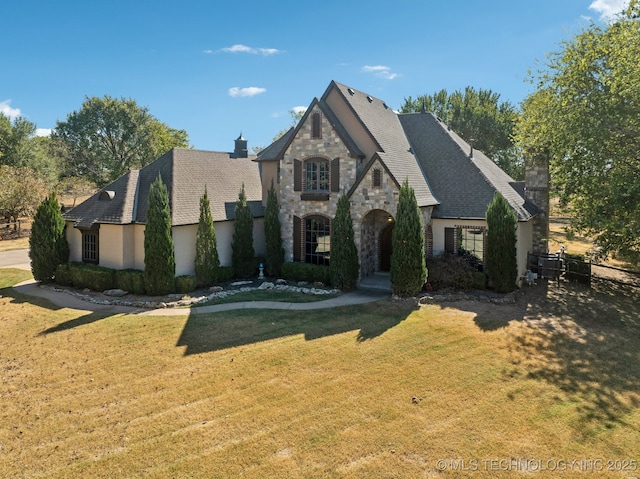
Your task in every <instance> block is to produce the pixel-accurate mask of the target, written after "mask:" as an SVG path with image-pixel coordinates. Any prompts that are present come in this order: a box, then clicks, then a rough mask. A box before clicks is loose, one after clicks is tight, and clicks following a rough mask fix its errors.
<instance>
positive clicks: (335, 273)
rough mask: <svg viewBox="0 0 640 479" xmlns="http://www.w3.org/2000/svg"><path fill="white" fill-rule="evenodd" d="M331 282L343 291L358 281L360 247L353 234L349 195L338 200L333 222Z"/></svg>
mask: <svg viewBox="0 0 640 479" xmlns="http://www.w3.org/2000/svg"><path fill="white" fill-rule="evenodd" d="M331 228H332V230H331V260H330V261H329V277H330V278H331V284H332V285H333V286H335V287H336V288H340V289H341V290H343V291H347V290H350V289H353V288H354V287H355V286H356V283H357V282H358V275H359V264H358V249H357V248H356V243H355V240H354V235H353V220H352V218H351V203H350V201H349V198H347V195H346V194H345V195H342V196H341V197H340V199H339V200H338V205H337V208H336V216H335V218H334V219H333V222H332V223H331Z"/></svg>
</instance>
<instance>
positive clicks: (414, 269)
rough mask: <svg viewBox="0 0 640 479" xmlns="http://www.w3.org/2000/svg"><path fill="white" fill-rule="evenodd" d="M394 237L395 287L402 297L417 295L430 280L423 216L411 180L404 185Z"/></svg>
mask: <svg viewBox="0 0 640 479" xmlns="http://www.w3.org/2000/svg"><path fill="white" fill-rule="evenodd" d="M391 241H392V248H393V253H392V255H391V273H390V276H391V289H392V290H393V293H394V294H396V295H398V296H400V297H408V296H414V295H416V294H418V293H419V292H420V291H421V290H422V287H423V286H424V283H425V281H426V280H427V267H426V265H425V259H424V228H423V225H422V216H421V214H420V209H419V208H418V202H417V201H416V195H415V192H414V191H413V188H411V187H410V186H409V182H408V181H407V180H405V182H404V183H403V184H402V187H401V188H400V196H399V198H398V211H397V212H396V224H395V226H394V228H393V234H392V237H391Z"/></svg>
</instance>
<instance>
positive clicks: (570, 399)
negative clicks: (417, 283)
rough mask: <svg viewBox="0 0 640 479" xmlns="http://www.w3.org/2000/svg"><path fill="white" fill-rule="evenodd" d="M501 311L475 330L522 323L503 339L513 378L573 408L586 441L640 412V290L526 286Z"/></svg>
mask: <svg viewBox="0 0 640 479" xmlns="http://www.w3.org/2000/svg"><path fill="white" fill-rule="evenodd" d="M500 308H502V307H501V306H493V307H490V308H484V309H485V310H484V311H482V312H480V313H479V314H478V316H477V317H476V319H475V322H476V324H477V325H478V326H479V327H480V328H481V329H483V330H485V331H490V330H494V329H497V328H498V327H502V326H506V325H507V324H509V323H510V322H511V321H514V320H516V321H521V322H522V327H517V328H514V330H513V333H512V334H510V335H509V337H508V340H509V346H508V347H509V349H510V351H511V358H512V363H513V365H514V371H513V372H512V373H510V374H515V375H519V376H521V377H524V378H530V379H534V380H543V381H546V382H548V383H550V384H552V385H554V386H556V387H558V388H559V389H560V390H561V391H563V392H564V397H562V398H561V397H558V398H557V401H558V403H559V404H562V405H563V406H567V405H569V406H571V407H572V408H574V409H573V411H575V412H574V414H575V418H576V422H577V424H576V425H577V426H578V430H580V431H581V433H582V434H583V436H584V437H588V436H589V435H591V434H593V433H596V432H597V430H599V429H601V428H602V427H606V428H612V427H615V425H616V424H624V415H625V414H627V413H629V412H631V411H632V410H633V409H634V408H637V407H639V406H640V289H638V288H632V287H624V286H620V285H617V284H615V283H611V282H607V281H595V282H594V283H593V287H592V288H588V287H586V286H583V285H579V284H572V283H566V282H563V283H560V284H559V285H558V284H557V283H554V282H550V283H548V284H545V283H542V284H540V285H538V286H536V287H533V288H525V290H524V292H523V295H522V297H521V298H520V299H519V301H518V303H517V304H516V305H514V306H512V307H509V308H507V311H503V312H500ZM470 309H471V308H470ZM492 312H493V314H494V316H495V319H493V320H492V319H491V314H492Z"/></svg>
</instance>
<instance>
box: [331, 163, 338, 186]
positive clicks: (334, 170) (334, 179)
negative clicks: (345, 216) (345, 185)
mask: <svg viewBox="0 0 640 479" xmlns="http://www.w3.org/2000/svg"><path fill="white" fill-rule="evenodd" d="M331 191H335V192H340V158H334V159H333V160H332V161H331Z"/></svg>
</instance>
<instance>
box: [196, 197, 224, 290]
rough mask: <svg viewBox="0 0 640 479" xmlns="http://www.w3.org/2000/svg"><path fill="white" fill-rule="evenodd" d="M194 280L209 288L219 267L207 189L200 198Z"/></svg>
mask: <svg viewBox="0 0 640 479" xmlns="http://www.w3.org/2000/svg"><path fill="white" fill-rule="evenodd" d="M195 262H196V265H195V269H196V280H197V282H198V283H199V284H203V285H206V286H209V285H211V284H213V283H214V282H215V280H216V273H217V271H218V268H219V267H220V258H219V257H218V247H217V244H216V231H215V228H214V225H213V218H212V217H211V203H210V202H209V195H207V187H206V186H205V187H204V194H203V195H202V197H201V198H200V219H199V220H198V231H197V232H196V260H195Z"/></svg>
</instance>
